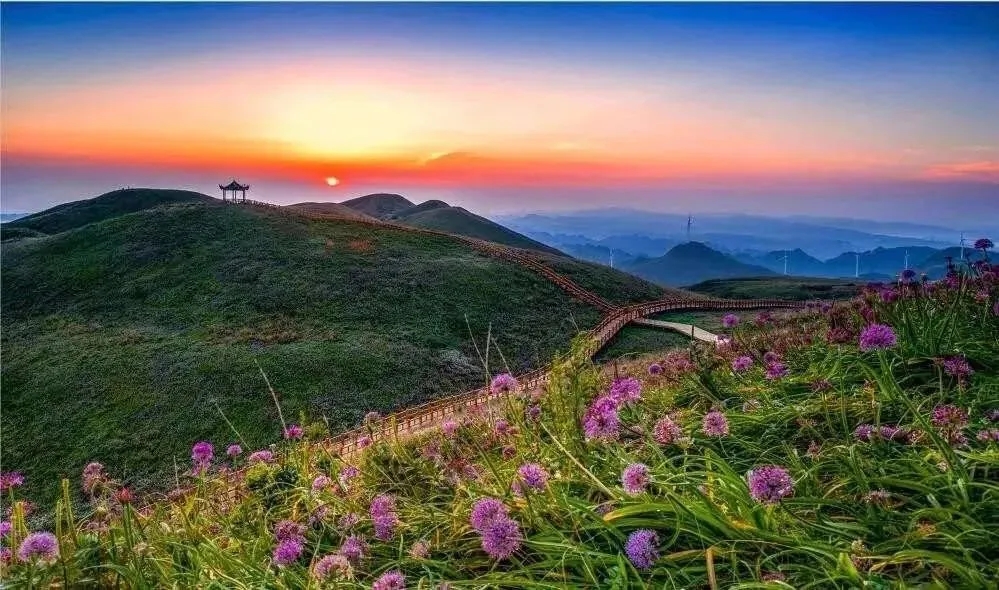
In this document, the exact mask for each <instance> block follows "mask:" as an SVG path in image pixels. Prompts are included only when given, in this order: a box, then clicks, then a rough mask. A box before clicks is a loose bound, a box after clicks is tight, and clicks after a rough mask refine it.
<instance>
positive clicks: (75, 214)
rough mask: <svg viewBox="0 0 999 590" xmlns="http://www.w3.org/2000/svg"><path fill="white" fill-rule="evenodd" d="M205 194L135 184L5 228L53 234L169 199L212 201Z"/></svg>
mask: <svg viewBox="0 0 999 590" xmlns="http://www.w3.org/2000/svg"><path fill="white" fill-rule="evenodd" d="M214 200H215V199H212V198H211V197H209V196H208V195H203V194H201V193H196V192H193V191H183V190H170V189H151V188H135V189H122V190H117V191H112V192H109V193H105V194H103V195H100V196H98V197H94V198H92V199H86V200H84V201H73V202H71V203H64V204H62V205H57V206H55V207H52V208H51V209H46V210H45V211H42V212H40V213H35V214H33V215H28V216H26V217H22V218H20V219H17V220H14V221H11V222H9V223H7V224H5V225H4V226H3V227H4V229H5V230H6V229H8V228H24V229H29V230H34V231H37V232H40V233H43V234H55V233H59V232H64V231H66V230H70V229H73V228H76V227H82V226H84V225H87V224H88V223H94V222H97V221H102V220H104V219H111V218H112V217H118V216H119V215H124V214H125V213H132V212H135V211H141V210H143V209H149V208H151V207H156V206H159V205H169V204H172V203H191V202H198V203H208V202H211V201H214Z"/></svg>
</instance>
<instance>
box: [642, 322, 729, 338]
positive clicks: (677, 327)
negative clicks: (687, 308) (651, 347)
mask: <svg viewBox="0 0 999 590" xmlns="http://www.w3.org/2000/svg"><path fill="white" fill-rule="evenodd" d="M634 323H635V324H637V325H639V326H649V327H650V328H665V329H666V330H673V331H674V332H679V333H681V334H683V335H684V336H690V337H691V338H693V339H694V340H701V341H702V342H718V334H712V333H711V332H708V331H707V330H705V329H703V328H698V327H697V326H693V325H691V324H681V323H680V322H667V321H663V320H649V319H646V318H639V319H637V320H635V321H634Z"/></svg>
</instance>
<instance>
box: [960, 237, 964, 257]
mask: <svg viewBox="0 0 999 590" xmlns="http://www.w3.org/2000/svg"><path fill="white" fill-rule="evenodd" d="M961 260H964V232H961Z"/></svg>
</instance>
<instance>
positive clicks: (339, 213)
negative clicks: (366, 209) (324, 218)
mask: <svg viewBox="0 0 999 590" xmlns="http://www.w3.org/2000/svg"><path fill="white" fill-rule="evenodd" d="M287 207H288V208H289V209H295V210H296V211H302V212H303V213H312V214H318V215H329V216H330V217H337V218H340V219H354V220H358V221H378V218H376V217H372V216H370V215H368V214H366V213H362V212H361V211H358V210H356V209H351V208H350V207H347V206H346V205H343V204H342V203H319V202H306V203H295V204H294V205H287Z"/></svg>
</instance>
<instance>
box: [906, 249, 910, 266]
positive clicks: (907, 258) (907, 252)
mask: <svg viewBox="0 0 999 590" xmlns="http://www.w3.org/2000/svg"><path fill="white" fill-rule="evenodd" d="M905 270H909V250H908V249H907V250H906V251H905Z"/></svg>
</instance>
